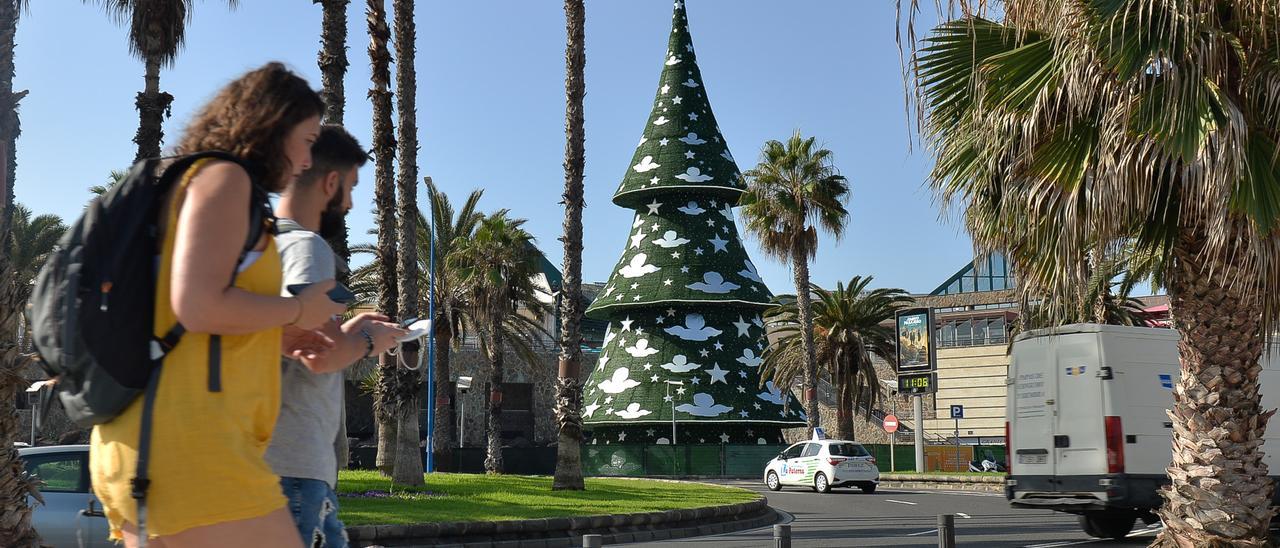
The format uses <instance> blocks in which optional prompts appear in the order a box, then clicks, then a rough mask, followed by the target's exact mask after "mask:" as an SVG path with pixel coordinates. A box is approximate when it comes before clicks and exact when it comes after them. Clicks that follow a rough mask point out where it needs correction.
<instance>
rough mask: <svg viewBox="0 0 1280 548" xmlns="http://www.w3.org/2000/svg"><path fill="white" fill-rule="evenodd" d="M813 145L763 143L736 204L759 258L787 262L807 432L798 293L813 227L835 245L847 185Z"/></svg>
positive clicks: (795, 138) (806, 318) (804, 322)
mask: <svg viewBox="0 0 1280 548" xmlns="http://www.w3.org/2000/svg"><path fill="white" fill-rule="evenodd" d="M814 141H815V138H814V137H809V138H807V139H806V138H803V137H801V136H800V132H799V131H796V132H795V133H793V134H792V135H791V138H790V139H787V142H786V143H785V144H784V143H781V142H778V141H769V142H767V143H765V144H764V148H763V150H761V152H760V163H759V164H758V165H756V167H755V168H754V169H752V170H750V171H747V172H746V173H744V174H743V175H744V176H745V177H746V179H747V191H746V192H745V193H743V195H742V198H741V199H740V203H741V204H742V214H743V217H744V218H745V219H746V224H747V230H748V231H749V232H751V233H753V234H755V235H756V237H758V238H759V239H760V246H761V247H762V248H763V249H764V252H765V253H767V254H769V255H773V256H774V257H777V258H778V259H780V260H783V261H788V260H789V261H791V268H792V273H793V274H794V276H795V283H796V296H797V299H796V303H797V305H798V307H797V308H798V310H797V314H798V316H797V319H798V321H799V322H800V325H801V327H802V330H801V332H800V333H801V348H802V349H803V352H804V364H805V365H804V370H803V372H804V392H805V413H806V414H807V415H808V421H809V430H810V431H812V430H813V429H814V428H815V427H817V426H819V418H818V378H817V361H816V357H815V355H814V352H815V349H814V345H813V312H812V310H811V304H810V296H809V292H808V291H805V290H804V289H805V288H807V287H809V261H810V260H811V259H813V258H814V257H815V256H817V253H818V230H817V229H818V227H819V226H821V227H822V228H823V229H824V230H825V231H826V232H827V233H829V234H831V235H832V236H834V237H835V238H837V239H839V238H840V237H841V236H842V235H843V233H844V227H845V222H846V221H847V220H848V217H849V212H848V211H847V210H845V207H844V201H845V200H846V199H847V197H848V195H849V184H848V181H847V180H846V179H845V178H844V177H842V176H841V175H840V174H839V173H838V172H837V171H836V168H835V166H833V165H832V164H831V151H829V150H827V149H825V148H818V147H817V146H816V145H815V144H814Z"/></svg>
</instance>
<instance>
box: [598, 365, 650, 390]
mask: <svg viewBox="0 0 1280 548" xmlns="http://www.w3.org/2000/svg"><path fill="white" fill-rule="evenodd" d="M629 376H631V370H630V369H627V368H625V367H619V368H618V369H617V370H615V371H614V372H613V378H611V379H609V380H606V381H601V383H600V384H599V385H597V386H599V387H600V390H603V391H604V393H605V394H621V393H622V392H625V391H627V390H629V389H632V388H635V387H637V386H640V383H639V382H637V381H634V380H631V379H629V378H628V377H629Z"/></svg>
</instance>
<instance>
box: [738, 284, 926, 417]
mask: <svg viewBox="0 0 1280 548" xmlns="http://www.w3.org/2000/svg"><path fill="white" fill-rule="evenodd" d="M872 279H873V277H871V276H867V277H866V278H863V277H861V276H854V277H853V278H852V279H850V280H849V284H848V286H846V285H845V284H844V283H842V282H836V288H835V290H834V291H827V290H825V289H823V288H821V287H818V286H817V285H816V284H814V285H810V293H812V295H813V297H815V298H814V300H813V335H814V341H815V345H816V347H817V348H816V357H817V360H818V363H819V364H820V365H821V367H822V368H823V370H824V371H823V372H824V373H825V376H827V377H828V378H830V379H831V384H832V386H834V387H835V390H836V430H835V434H836V437H837V439H846V440H847V439H853V433H854V428H853V415H854V413H855V412H856V410H857V409H866V411H867V416H868V417H869V416H870V411H871V409H872V408H874V407H875V406H876V404H877V403H878V402H879V400H880V380H879V377H878V375H877V374H876V368H875V364H874V363H873V362H872V356H878V357H879V358H880V359H882V360H884V361H886V362H888V363H890V364H892V363H894V361H895V360H896V359H897V355H896V348H897V343H896V338H895V337H894V328H893V325H892V323H891V322H889V320H892V319H893V317H894V314H895V313H896V312H897V311H898V310H899V309H901V308H905V307H907V306H909V305H911V304H912V303H913V302H915V301H914V299H912V298H911V296H910V295H909V294H908V293H907V292H906V291H903V290H901V289H868V288H869V287H870V285H871V281H872ZM780 300H782V301H784V302H785V304H782V305H779V306H777V307H774V308H772V309H770V310H769V311H768V312H766V313H765V316H766V318H767V320H766V321H767V322H768V323H770V324H771V325H774V326H776V327H774V330H773V333H774V335H775V336H776V337H777V339H776V340H775V341H774V343H773V344H772V345H770V347H769V349H768V351H767V352H766V353H765V359H764V364H763V367H762V368H761V370H760V382H761V386H763V384H764V383H765V382H766V381H769V380H772V381H773V382H774V384H776V385H778V386H780V387H783V390H785V391H789V388H790V384H791V383H792V380H793V379H795V378H796V377H797V376H800V375H801V374H802V373H803V368H804V366H805V363H804V347H803V344H804V343H803V340H804V338H803V337H802V336H801V327H800V323H799V321H798V317H799V307H798V306H797V305H796V302H795V297H794V296H793V295H784V296H781V297H780Z"/></svg>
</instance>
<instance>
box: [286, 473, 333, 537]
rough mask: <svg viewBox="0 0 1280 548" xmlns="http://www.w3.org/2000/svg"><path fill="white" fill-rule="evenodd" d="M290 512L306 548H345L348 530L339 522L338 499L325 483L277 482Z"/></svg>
mask: <svg viewBox="0 0 1280 548" xmlns="http://www.w3.org/2000/svg"><path fill="white" fill-rule="evenodd" d="M280 487H281V488H282V489H283V490H284V496H285V498H287V499H289V512H291V513H292V514H293V523H294V524H295V525H297V526H298V533H299V534H300V535H302V545H303V546H306V547H307V548H347V530H346V527H345V526H343V525H342V521H340V520H339V519H338V495H337V493H334V492H333V489H332V488H330V487H329V484H328V483H327V482H324V481H320V480H315V479H308V478H280Z"/></svg>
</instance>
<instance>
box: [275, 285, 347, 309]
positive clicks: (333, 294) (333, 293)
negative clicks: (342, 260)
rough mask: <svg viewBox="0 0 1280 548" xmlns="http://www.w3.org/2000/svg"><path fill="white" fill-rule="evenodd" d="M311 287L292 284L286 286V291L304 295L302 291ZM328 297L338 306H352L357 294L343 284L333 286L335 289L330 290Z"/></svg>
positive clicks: (291, 293)
mask: <svg viewBox="0 0 1280 548" xmlns="http://www.w3.org/2000/svg"><path fill="white" fill-rule="evenodd" d="M310 285H311V284H291V285H288V286H286V287H285V289H286V290H287V291H289V294H290V295H297V294H299V293H302V290H304V289H306V288H307V287H309V286H310ZM328 295H329V300H331V301H333V302H335V303H338V304H345V305H350V304H352V303H354V302H356V294H355V293H352V292H351V290H350V289H347V286H344V285H342V284H338V285H335V286H333V289H330V290H329V293H328Z"/></svg>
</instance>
